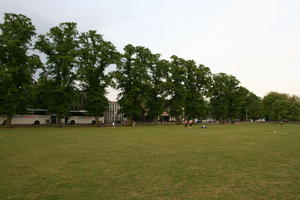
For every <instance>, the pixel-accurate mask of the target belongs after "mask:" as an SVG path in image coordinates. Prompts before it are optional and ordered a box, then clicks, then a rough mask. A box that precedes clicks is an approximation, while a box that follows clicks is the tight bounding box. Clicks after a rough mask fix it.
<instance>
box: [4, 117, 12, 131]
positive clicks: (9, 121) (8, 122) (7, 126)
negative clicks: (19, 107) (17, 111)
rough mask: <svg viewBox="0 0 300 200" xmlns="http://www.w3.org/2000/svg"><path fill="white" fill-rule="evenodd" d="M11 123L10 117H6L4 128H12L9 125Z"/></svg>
mask: <svg viewBox="0 0 300 200" xmlns="http://www.w3.org/2000/svg"><path fill="white" fill-rule="evenodd" d="M11 121H12V115H10V114H9V115H7V119H6V124H5V125H6V128H12V125H11Z"/></svg>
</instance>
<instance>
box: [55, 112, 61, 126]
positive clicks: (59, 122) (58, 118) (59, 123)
mask: <svg viewBox="0 0 300 200" xmlns="http://www.w3.org/2000/svg"><path fill="white" fill-rule="evenodd" d="M56 119H57V122H56V123H57V125H58V126H59V127H62V124H61V119H62V117H61V116H60V115H57V118H56Z"/></svg>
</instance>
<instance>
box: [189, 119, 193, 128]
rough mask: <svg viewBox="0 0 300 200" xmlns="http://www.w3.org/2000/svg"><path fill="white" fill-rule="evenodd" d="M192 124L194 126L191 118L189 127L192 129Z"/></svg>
mask: <svg viewBox="0 0 300 200" xmlns="http://www.w3.org/2000/svg"><path fill="white" fill-rule="evenodd" d="M192 126H193V121H192V120H190V121H189V129H192Z"/></svg>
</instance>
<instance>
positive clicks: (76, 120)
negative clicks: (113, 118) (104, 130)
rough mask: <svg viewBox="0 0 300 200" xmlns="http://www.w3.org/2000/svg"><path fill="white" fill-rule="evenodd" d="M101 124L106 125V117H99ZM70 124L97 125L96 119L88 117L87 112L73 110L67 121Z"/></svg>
mask: <svg viewBox="0 0 300 200" xmlns="http://www.w3.org/2000/svg"><path fill="white" fill-rule="evenodd" d="M99 121H100V123H101V124H102V123H104V117H103V116H102V117H99ZM65 122H66V123H68V124H96V120H95V117H93V116H90V115H88V111H86V110H71V111H70V112H69V116H68V117H66V120H65Z"/></svg>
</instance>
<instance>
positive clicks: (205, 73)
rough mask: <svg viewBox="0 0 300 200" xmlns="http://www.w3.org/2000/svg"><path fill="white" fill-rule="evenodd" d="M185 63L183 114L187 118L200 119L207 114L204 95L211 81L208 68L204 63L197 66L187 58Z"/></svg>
mask: <svg viewBox="0 0 300 200" xmlns="http://www.w3.org/2000/svg"><path fill="white" fill-rule="evenodd" d="M185 63H186V64H185V66H186V79H185V89H186V98H185V107H184V108H185V109H184V112H185V116H186V118H187V119H188V120H190V119H197V118H198V119H202V118H204V117H205V116H207V104H206V102H205V99H204V95H205V94H206V93H207V88H208V87H209V85H210V83H211V80H210V75H211V74H210V70H209V68H207V67H205V66H204V65H199V66H197V65H196V63H195V61H193V60H188V61H186V62H185Z"/></svg>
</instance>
